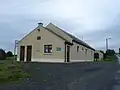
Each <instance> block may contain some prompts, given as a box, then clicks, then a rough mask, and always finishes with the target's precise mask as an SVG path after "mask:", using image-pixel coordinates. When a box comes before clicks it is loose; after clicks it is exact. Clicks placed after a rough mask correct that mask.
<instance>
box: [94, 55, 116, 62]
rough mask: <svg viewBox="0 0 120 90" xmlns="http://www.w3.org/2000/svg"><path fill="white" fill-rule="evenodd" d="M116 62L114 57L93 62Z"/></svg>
mask: <svg viewBox="0 0 120 90" xmlns="http://www.w3.org/2000/svg"><path fill="white" fill-rule="evenodd" d="M116 60H117V57H116V56H107V58H106V59H102V60H97V61H94V62H115V61H116Z"/></svg>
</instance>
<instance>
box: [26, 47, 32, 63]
mask: <svg viewBox="0 0 120 90" xmlns="http://www.w3.org/2000/svg"><path fill="white" fill-rule="evenodd" d="M31 56H32V45H28V46H27V57H26V62H30V61H31Z"/></svg>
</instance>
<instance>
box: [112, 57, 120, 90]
mask: <svg viewBox="0 0 120 90" xmlns="http://www.w3.org/2000/svg"><path fill="white" fill-rule="evenodd" d="M117 57H118V63H119V64H120V56H119V55H117ZM112 82H113V83H112V84H111V90H120V66H119V69H118V70H117V71H116V74H115V76H114V79H113V81H112Z"/></svg>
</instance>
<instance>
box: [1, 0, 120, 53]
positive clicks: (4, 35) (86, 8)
mask: <svg viewBox="0 0 120 90" xmlns="http://www.w3.org/2000/svg"><path fill="white" fill-rule="evenodd" d="M39 22H42V23H43V24H44V26H46V25H47V24H48V23H50V22H52V23H53V24H55V25H57V26H59V27H60V28H62V29H63V30H65V31H67V32H69V33H72V34H73V35H75V36H77V37H78V38H80V39H82V40H83V41H85V42H87V43H88V44H89V45H91V46H92V47H93V48H95V49H98V50H105V38H111V39H109V40H108V41H109V48H110V49H115V50H116V51H118V48H119V47H120V40H119V38H120V30H119V29H120V1H119V0H1V1H0V48H3V49H4V50H6V51H8V50H13V49H14V42H15V40H20V39H22V38H23V37H24V36H25V35H26V34H27V33H29V32H30V31H31V30H33V29H34V28H35V27H37V23H39Z"/></svg>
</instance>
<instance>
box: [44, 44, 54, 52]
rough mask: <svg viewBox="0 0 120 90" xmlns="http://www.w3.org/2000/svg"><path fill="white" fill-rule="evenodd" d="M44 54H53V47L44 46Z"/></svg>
mask: <svg viewBox="0 0 120 90" xmlns="http://www.w3.org/2000/svg"><path fill="white" fill-rule="evenodd" d="M44 53H52V45H44Z"/></svg>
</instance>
